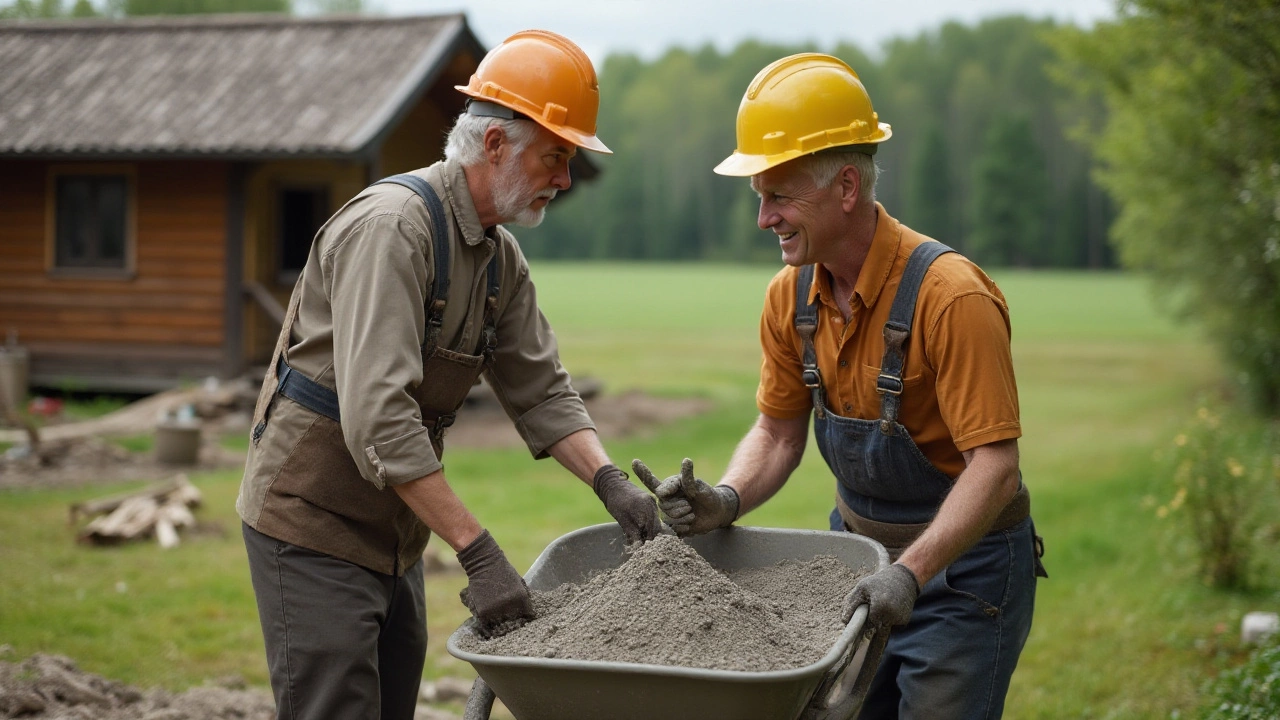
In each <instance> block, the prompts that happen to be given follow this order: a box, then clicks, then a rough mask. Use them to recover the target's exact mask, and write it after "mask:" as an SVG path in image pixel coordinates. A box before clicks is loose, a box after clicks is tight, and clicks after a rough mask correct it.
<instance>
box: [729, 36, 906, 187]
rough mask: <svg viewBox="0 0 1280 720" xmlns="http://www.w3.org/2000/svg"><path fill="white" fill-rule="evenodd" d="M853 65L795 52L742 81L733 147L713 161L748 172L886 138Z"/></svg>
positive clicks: (872, 149) (734, 170) (742, 174)
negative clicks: (745, 82) (743, 91)
mask: <svg viewBox="0 0 1280 720" xmlns="http://www.w3.org/2000/svg"><path fill="white" fill-rule="evenodd" d="M892 134H893V131H892V130H891V129H890V127H889V126H888V125H886V124H885V123H882V122H880V116H879V115H876V113H875V111H874V110H872V109H871V98H870V97H869V96H868V95H867V89H866V88H865V87H863V86H862V81H861V80H859V79H858V74H857V73H856V72H854V71H853V68H851V67H849V66H848V65H846V64H845V63H844V62H842V61H841V60H839V59H838V58H834V57H832V56H830V55H822V54H819V53H800V54H799V55H791V56H790V57H785V58H782V59H781V60H778V61H775V62H773V63H771V64H770V65H769V66H768V67H766V68H765V69H763V70H761V71H760V72H759V74H757V75H756V77H755V79H754V80H752V81H751V84H750V85H748V86H747V93H746V94H745V95H743V96H742V104H741V105H739V106H738V149H737V150H735V151H734V152H733V154H732V155H730V156H729V157H727V158H725V159H724V162H722V163H720V164H719V165H717V166H716V168H715V171H716V172H717V173H719V174H721V175H734V176H737V177H747V176H750V175H755V174H757V173H761V172H764V171H765V170H768V169H769V168H771V167H773V166H775V165H781V164H782V163H784V162H787V161H788V160H794V159H795V158H798V157H800V156H801V155H808V154H809V153H815V152H818V151H819V150H826V149H827V148H831V147H838V146H843V145H865V146H868V147H865V148H850V149H851V150H852V149H857V150H861V151H863V152H866V153H867V154H873V153H874V152H875V143H881V142H884V141H885V140H888V139H889V136H890V135H892Z"/></svg>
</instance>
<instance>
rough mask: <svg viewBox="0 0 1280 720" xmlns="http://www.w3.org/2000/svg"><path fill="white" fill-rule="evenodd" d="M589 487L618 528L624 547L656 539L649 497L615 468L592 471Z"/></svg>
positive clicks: (653, 507)
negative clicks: (620, 530) (594, 473)
mask: <svg viewBox="0 0 1280 720" xmlns="http://www.w3.org/2000/svg"><path fill="white" fill-rule="evenodd" d="M591 487H593V488H595V491H596V496H597V497H599V498H600V502H602V503H604V509H605V510H608V511H609V514H610V515H612V516H613V519H614V520H617V521H618V524H619V525H621V526H622V532H623V534H625V535H626V536H627V543H628V544H630V543H634V542H636V541H639V542H645V541H647V540H652V539H653V538H655V537H657V535H658V532H659V531H660V530H661V529H662V519H661V518H659V517H658V507H657V506H656V505H654V503H653V498H651V497H649V494H648V493H646V492H645V491H643V490H641V489H640V488H638V487H636V486H635V485H632V484H631V481H630V480H628V479H627V474H626V473H624V472H622V470H621V468H619V467H618V466H617V465H605V466H604V467H602V468H600V469H599V470H597V471H596V475H595V477H594V478H592V479H591Z"/></svg>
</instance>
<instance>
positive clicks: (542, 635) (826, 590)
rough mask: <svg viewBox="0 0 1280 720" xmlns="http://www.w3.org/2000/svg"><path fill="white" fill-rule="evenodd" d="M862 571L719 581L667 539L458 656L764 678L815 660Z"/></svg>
mask: <svg viewBox="0 0 1280 720" xmlns="http://www.w3.org/2000/svg"><path fill="white" fill-rule="evenodd" d="M858 577H859V573H858V572H856V571H854V570H852V569H850V568H849V567H848V566H846V565H845V564H844V563H842V562H840V561H839V560H837V559H836V558H834V557H829V556H822V557H818V558H814V559H813V560H810V561H808V562H803V563H800V562H784V563H780V564H778V565H776V566H773V567H769V568H756V569H752V570H746V571H741V572H736V573H733V574H732V575H731V576H730V575H725V574H724V573H721V572H720V571H718V570H716V569H715V568H713V567H712V566H711V565H710V564H709V563H707V561H706V560H704V559H703V558H702V556H700V555H699V554H698V553H697V551H695V550H694V549H693V548H692V547H690V546H689V545H687V544H685V543H684V542H683V541H681V540H680V539H679V538H677V537H675V536H673V535H660V536H658V537H657V538H655V539H653V540H651V541H649V542H647V543H645V544H643V545H641V546H639V547H637V548H636V549H634V550H633V551H632V554H631V556H630V557H629V558H628V559H627V561H626V562H624V563H623V564H622V565H621V566H619V567H617V568H615V569H613V570H610V571H608V572H604V573H601V574H599V575H597V576H595V577H594V578H592V579H591V580H590V581H588V582H587V583H585V584H582V585H572V584H569V585H562V586H561V587H559V588H556V589H555V590H553V591H550V592H535V593H534V594H533V600H534V607H535V610H536V612H537V618H535V619H534V620H532V621H530V622H529V623H528V624H527V625H525V626H524V627H522V628H520V629H518V630H516V631H514V632H511V633H509V634H507V635H505V636H503V637H500V638H495V639H493V640H487V641H486V640H480V639H479V638H476V637H474V636H472V637H468V638H466V639H464V640H463V641H462V642H461V645H462V647H463V649H465V650H468V651H470V652H475V653H482V654H487V655H516V656H524V657H548V658H566V659H569V658H571V659H577V660H597V661H612V662H632V663H647V664H654V665H674V666H679V667H693V668H707V669H715V670H742V671H752V672H767V671H775V670H785V669H790V668H798V667H803V666H805V665H809V664H811V663H814V662H816V661H818V660H820V659H821V658H822V656H823V655H825V654H826V653H827V651H829V650H830V649H831V647H832V645H834V644H835V641H836V639H837V638H838V637H839V636H840V633H841V631H842V630H843V629H844V625H843V623H841V621H840V620H841V618H840V609H841V605H842V602H843V599H844V596H845V595H846V594H847V593H848V592H849V590H850V589H851V588H852V587H853V583H854V582H855V581H856V580H857V578H858Z"/></svg>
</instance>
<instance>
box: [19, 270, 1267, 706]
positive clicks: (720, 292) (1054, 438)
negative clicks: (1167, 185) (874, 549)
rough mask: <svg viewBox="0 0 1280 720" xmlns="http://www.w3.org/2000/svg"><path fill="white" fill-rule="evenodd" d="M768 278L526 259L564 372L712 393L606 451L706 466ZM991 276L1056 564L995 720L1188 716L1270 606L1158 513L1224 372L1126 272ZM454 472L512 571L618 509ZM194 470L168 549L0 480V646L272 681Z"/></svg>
mask: <svg viewBox="0 0 1280 720" xmlns="http://www.w3.org/2000/svg"><path fill="white" fill-rule="evenodd" d="M772 274H773V270H772V269H769V268H762V267H735V266H708V265H615V264H563V265H561V264H536V265H535V266H534V279H535V281H536V283H537V287H538V293H539V299H540V301H541V303H542V306H543V308H544V310H545V312H546V314H547V315H548V317H549V318H550V319H551V321H552V324H553V325H554V326H555V328H556V332H557V336H558V337H559V339H560V343H561V350H562V357H563V359H564V362H565V364H566V365H567V366H568V368H569V369H570V371H571V372H573V373H575V374H577V375H591V376H594V377H597V378H599V379H601V380H603V381H604V383H605V385H606V392H608V393H619V392H622V391H625V390H629V389H641V390H645V391H647V392H651V393H655V394H661V395H669V396H684V395H698V396H702V397H705V398H708V399H710V400H711V401H713V403H714V405H715V410H714V411H712V412H710V413H708V414H705V415H703V416H700V417H697V418H693V419H688V420H684V421H680V422H678V423H677V424H675V425H673V426H671V427H668V428H665V429H664V430H663V431H661V432H660V433H658V434H656V435H655V436H652V437H647V438H644V439H637V440H623V441H613V442H610V443H608V448H609V451H610V453H611V455H612V456H613V458H614V460H615V461H616V462H618V463H619V464H620V465H625V464H627V463H629V461H630V460H631V458H633V457H639V458H642V459H644V460H645V461H646V462H648V463H649V464H650V465H651V466H654V467H655V468H656V469H657V470H658V471H659V472H664V471H674V469H675V468H676V467H677V466H678V463H679V461H680V459H681V458H683V457H686V456H687V457H691V458H693V459H694V461H695V463H696V467H697V469H698V473H699V475H701V476H703V477H706V478H709V479H714V478H715V477H717V476H718V473H719V472H720V471H721V470H722V469H723V468H724V466H725V464H726V462H727V461H728V459H729V456H730V454H731V453H732V451H733V448H734V446H735V445H736V443H737V441H738V440H739V438H740V437H741V435H742V433H743V432H744V431H745V430H746V429H747V427H748V425H749V424H750V423H751V422H752V420H753V419H754V417H755V412H756V411H755V406H754V391H755V382H756V373H757V369H758V364H759V350H758V346H757V320H758V314H759V310H760V305H761V300H762V293H763V290H764V287H765V285H766V283H767V282H768V280H769V278H770V277H771V276H772ZM995 277H996V280H997V281H998V282H999V283H1000V285H1001V287H1002V288H1003V289H1004V291H1005V294H1006V296H1007V297H1008V299H1009V303H1010V306H1011V309H1012V318H1013V327H1014V358H1015V363H1016V367H1017V371H1018V381H1019V389H1020V397H1021V403H1022V412H1023V418H1024V437H1023V440H1022V444H1021V449H1022V457H1023V472H1024V477H1025V479H1026V482H1027V484H1028V485H1029V486H1030V488H1031V491H1032V494H1033V497H1034V513H1035V517H1036V521H1037V526H1038V528H1039V530H1040V533H1041V534H1042V535H1044V536H1045V538H1046V544H1047V547H1048V553H1047V556H1046V558H1045V564H1046V566H1047V567H1048V570H1049V574H1050V576H1051V578H1050V579H1049V580H1047V581H1045V582H1043V583H1042V584H1041V586H1040V592H1039V597H1038V608H1037V613H1036V621H1035V627H1034V628H1033V630H1032V635H1031V640H1030V643H1029V645H1028V647H1027V650H1026V652H1025V653H1024V654H1023V657H1022V662H1021V665H1020V666H1019V669H1018V672H1017V674H1016V675H1015V677H1014V681H1013V689H1012V691H1011V694H1010V698H1009V707H1008V712H1007V714H1006V716H1007V717H1011V718H1064V717H1071V718H1077V717H1087V718H1165V717H1169V716H1170V714H1171V713H1173V712H1181V713H1182V714H1183V716H1184V717H1185V716H1187V715H1190V714H1192V711H1193V710H1194V708H1195V706H1196V704H1197V694H1198V691H1199V688H1200V685H1201V683H1202V681H1203V680H1204V679H1206V678H1207V677H1209V676H1211V675H1212V674H1213V673H1215V672H1217V671H1218V670H1219V669H1220V668H1222V667H1224V666H1225V664H1226V663H1228V662H1230V661H1231V660H1232V659H1233V658H1237V657H1239V654H1240V653H1239V648H1238V647H1237V644H1238V640H1237V639H1236V638H1237V633H1236V629H1237V628H1238V623H1239V620H1240V617H1241V616H1242V614H1243V613H1244V612H1245V611H1247V610H1249V609H1253V607H1254V605H1256V604H1257V603H1259V602H1260V601H1261V599H1260V598H1259V597H1245V596H1241V595H1234V594H1226V593H1221V592H1217V591H1213V590H1211V589H1209V588H1207V587H1205V586H1204V585H1203V584H1202V583H1201V582H1200V581H1199V579H1198V577H1197V575H1196V573H1195V569H1194V564H1193V557H1192V555H1191V554H1190V551H1189V549H1188V548H1187V547H1186V546H1185V544H1184V542H1183V541H1181V540H1180V539H1179V535H1178V534H1177V533H1176V532H1174V529H1173V528H1171V527H1169V525H1168V521H1161V520H1157V518H1156V515H1155V513H1154V511H1153V507H1152V506H1153V503H1154V500H1153V498H1161V499H1163V497H1164V495H1165V494H1166V491H1167V488H1168V487H1169V484H1168V480H1167V479H1165V478H1164V477H1162V476H1161V470H1160V469H1159V468H1160V467H1161V466H1160V465H1159V463H1157V462H1155V461H1154V459H1153V458H1154V457H1155V454H1156V453H1157V452H1159V451H1160V450H1161V449H1162V448H1163V447H1165V446H1166V445H1168V443H1169V439H1170V438H1171V437H1172V435H1173V433H1174V432H1175V429H1176V428H1177V426H1178V425H1180V424H1181V423H1182V422H1183V421H1184V419H1185V418H1187V417H1189V416H1190V414H1191V413H1193V412H1194V411H1195V409H1196V401H1197V397H1198V396H1199V395H1200V394H1201V393H1202V392H1204V391H1205V390H1207V389H1210V388H1211V387H1212V385H1213V384H1214V383H1215V382H1216V381H1217V377H1218V374H1219V372H1220V371H1219V368H1218V364H1217V361H1216V360H1215V359H1214V356H1213V354H1212V352H1211V351H1210V349H1209V348H1208V347H1207V346H1206V345H1205V344H1204V343H1203V342H1202V341H1201V340H1199V338H1198V337H1197V335H1196V334H1195V333H1194V332H1193V331H1191V330H1189V329H1186V328H1180V327H1176V326H1174V325H1173V324H1172V323H1170V322H1169V321H1168V320H1166V319H1165V318H1164V317H1163V316H1162V315H1161V314H1159V313H1158V312H1157V311H1156V310H1155V308H1153V306H1152V303H1151V301H1150V299H1149V297H1148V295H1147V292H1146V286H1145V284H1144V283H1143V282H1142V281H1141V280H1140V279H1138V278H1135V277H1133V276H1128V275H1122V274H1068V273H1022V272H1005V273H999V274H996V276H995ZM447 472H448V474H449V477H450V479H451V482H452V483H453V484H454V486H455V488H456V489H457V491H458V493H459V494H460V495H461V496H462V497H463V499H464V500H465V501H466V502H467V504H468V505H469V506H470V507H471V508H472V509H473V511H474V512H475V513H476V515H477V516H478V517H479V518H480V520H481V522H482V523H483V524H484V525H485V526H487V527H488V528H489V529H490V530H491V531H492V532H493V533H494V535H495V536H496V537H497V539H498V541H499V542H500V543H501V544H502V545H503V547H504V548H506V550H507V552H508V554H509V555H510V556H511V558H512V561H513V562H514V563H515V564H516V566H517V567H518V568H521V569H525V568H527V567H528V566H529V565H530V563H531V562H532V561H533V559H534V558H535V557H536V555H537V554H538V552H539V551H540V550H541V549H542V548H543V547H544V546H545V545H546V544H547V543H548V542H550V541H551V540H553V539H555V538H556V537H559V536H560V535H562V534H564V533H565V532H568V531H569V530H572V529H574V528H577V527H581V526H583V525H587V524H593V523H598V522H605V521H608V520H609V517H608V515H607V514H606V513H605V511H604V509H603V508H602V507H601V506H600V504H599V502H598V501H597V500H596V498H595V496H594V495H593V494H592V493H591V492H590V491H589V490H587V488H585V487H584V486H583V485H582V484H581V483H579V482H577V481H576V480H573V479H572V478H570V477H569V476H568V474H567V473H565V472H563V471H562V470H561V469H560V468H559V467H558V466H557V465H555V464H554V462H552V461H544V462H536V463H535V462H533V461H531V460H530V458H529V456H528V454H527V453H526V452H524V451H519V450H513V451H500V452H494V451H485V452H468V451H465V450H450V452H449V454H448V456H447ZM192 480H193V482H195V483H196V485H198V486H199V487H200V488H201V489H202V490H203V491H204V493H205V498H206V505H205V507H204V508H203V509H202V510H201V511H200V512H199V518H200V519H201V520H203V521H205V522H210V523H212V522H216V523H218V524H220V525H221V527H222V529H223V533H222V534H220V535H219V534H206V535H200V536H195V537H188V538H186V539H185V540H184V542H183V544H182V545H181V546H180V547H179V548H177V549H175V550H172V551H168V552H164V551H160V550H159V549H158V548H157V547H155V546H154V545H151V544H140V545H134V546H129V547H120V548H113V549H91V548H86V547H81V546H76V545H75V544H74V543H73V541H72V538H73V531H72V529H71V528H70V527H69V526H68V525H67V505H68V503H70V502H74V501H76V500H81V499H86V498H89V497H96V496H99V495H101V494H103V492H104V490H103V488H101V487H98V488H91V489H79V490H73V491H9V492H5V493H0V644H8V645H10V646H11V650H9V651H7V653H6V654H5V655H0V659H14V658H20V657H25V656H27V655H29V654H30V653H33V652H38V651H43V652H56V653H62V654H65V655H69V656H71V657H73V658H75V659H76V660H77V661H79V662H80V663H81V665H82V667H84V668H85V669H87V670H90V671H92V672H96V673H100V674H103V675H107V676H109V677H113V678H116V679H120V680H123V681H126V682H128V683H131V684H136V685H142V686H150V685H164V686H167V687H170V688H174V689H179V688H183V687H186V686H189V685H192V684H199V683H200V682H202V681H203V680H205V679H206V678H212V677H219V676H225V675H229V674H240V675H243V676H244V677H245V678H247V679H248V680H249V682H250V683H253V684H263V683H265V679H266V674H265V662H264V660H263V658H262V655H261V653H262V649H261V639H260V637H259V631H258V626H257V617H256V613H255V610H254V605H253V596H252V592H251V590H250V587H249V580H248V573H247V568H246V566H245V561H244V556H243V549H242V546H241V541H240V538H239V522H238V520H237V518H236V517H235V512H234V508H233V502H234V497H235V492H236V489H237V485H238V481H239V476H238V473H236V472H225V473H216V474H206V475H198V476H195V477H193V478H192ZM127 487H128V486H120V487H113V488H110V490H111V491H115V490H122V489H126V488H127ZM831 494H832V487H831V480H830V477H829V475H828V474H827V472H826V470H825V467H824V466H823V464H822V461H821V458H819V457H818V454H817V452H816V450H812V449H811V451H810V452H809V453H807V454H806V457H805V460H804V463H803V464H802V466H801V468H800V470H799V471H798V472H797V473H796V475H795V476H794V477H793V478H792V480H791V482H789V483H788V485H787V486H786V487H785V488H784V489H783V490H782V491H781V492H780V493H779V494H778V495H777V496H776V497H775V498H774V499H773V500H772V501H771V502H770V503H769V504H768V505H766V506H765V507H764V508H761V509H760V510H758V511H756V512H755V513H753V514H751V515H750V516H748V517H747V518H746V523H748V524H754V525H773V526H786V527H811V528H824V527H825V523H826V516H827V511H828V509H829V508H830V502H831ZM462 585H463V579H462V578H459V577H456V576H447V577H445V578H444V579H438V578H434V577H433V578H432V579H430V580H429V582H428V612H429V616H430V638H431V639H430V648H429V657H428V664H427V674H428V675H429V676H436V675H440V674H456V675H467V674H469V668H468V667H467V666H465V665H463V664H461V663H459V662H457V661H455V660H453V659H452V658H450V657H449V656H448V654H447V653H446V652H445V650H444V641H445V638H446V637H447V636H448V634H449V633H450V632H451V631H452V630H453V629H454V628H455V627H456V626H457V625H458V624H459V622H461V621H462V620H463V618H464V617H465V614H466V613H465V610H464V609H463V608H462V606H461V605H460V604H459V603H458V601H457V592H458V590H459V589H460V588H461V587H462ZM1272 602H1274V598H1273V599H1272ZM655 630H657V628H656V627H655Z"/></svg>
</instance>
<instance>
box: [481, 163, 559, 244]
mask: <svg viewBox="0 0 1280 720" xmlns="http://www.w3.org/2000/svg"><path fill="white" fill-rule="evenodd" d="M541 196H542V194H541V193H540V192H538V191H535V190H534V189H533V183H531V182H529V178H528V177H526V176H525V175H524V173H522V172H520V170H519V168H518V167H517V166H516V158H515V156H512V157H511V159H510V160H508V161H507V162H506V163H505V164H504V165H503V166H502V167H500V168H498V174H497V177H496V178H495V179H494V182H493V206H494V210H496V211H497V214H498V217H499V218H501V219H502V223H503V224H511V225H518V226H520V227H537V226H538V225H540V224H542V221H543V219H544V218H545V217H546V214H547V208H546V206H543V207H541V208H537V209H535V208H532V207H530V205H532V204H533V201H535V200H537V199H538V198H539V197H541ZM551 197H555V191H554V190H552V191H551Z"/></svg>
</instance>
